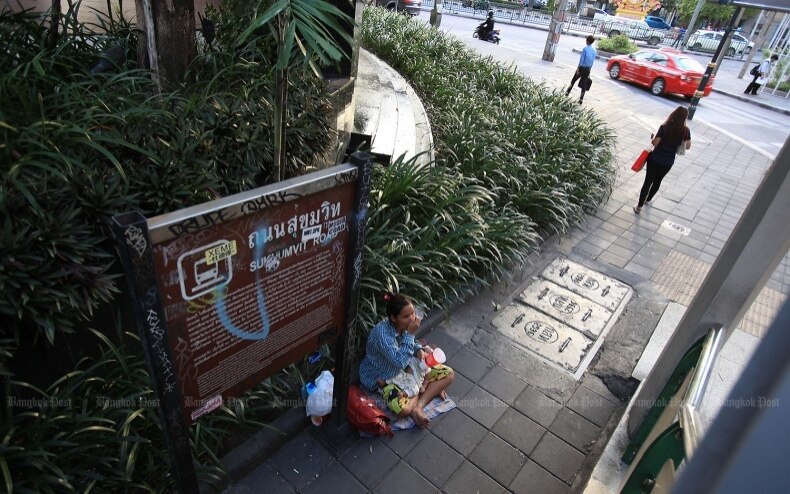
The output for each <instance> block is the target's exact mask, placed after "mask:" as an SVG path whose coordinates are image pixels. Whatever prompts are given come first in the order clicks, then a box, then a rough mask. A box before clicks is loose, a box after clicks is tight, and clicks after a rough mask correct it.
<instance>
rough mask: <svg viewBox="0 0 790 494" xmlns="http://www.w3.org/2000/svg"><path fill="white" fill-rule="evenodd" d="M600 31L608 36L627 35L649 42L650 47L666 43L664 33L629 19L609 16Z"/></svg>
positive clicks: (642, 22) (644, 23)
mask: <svg viewBox="0 0 790 494" xmlns="http://www.w3.org/2000/svg"><path fill="white" fill-rule="evenodd" d="M599 30H600V31H601V32H602V33H604V34H606V35H608V36H610V37H611V36H617V35H618V34H625V35H626V36H628V37H629V38H631V39H634V40H643V41H647V44H648V45H654V46H655V45H657V44H659V43H661V42H662V41H664V32H663V31H661V30H659V29H653V28H652V27H650V26H648V25H647V23H646V22H645V21H640V20H637V19H629V18H627V17H618V16H609V17H608V18H607V19H606V20H605V21H604V22H602V23H601V25H600V28H599Z"/></svg>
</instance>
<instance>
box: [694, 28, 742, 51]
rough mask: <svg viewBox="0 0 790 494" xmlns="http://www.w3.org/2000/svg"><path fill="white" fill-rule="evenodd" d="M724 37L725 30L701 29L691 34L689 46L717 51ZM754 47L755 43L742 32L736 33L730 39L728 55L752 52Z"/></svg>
mask: <svg viewBox="0 0 790 494" xmlns="http://www.w3.org/2000/svg"><path fill="white" fill-rule="evenodd" d="M723 37H724V33H723V32H716V31H703V30H699V31H695V32H694V34H692V35H691V36H689V40H688V45H687V46H688V47H689V48H691V49H692V50H696V51H716V48H717V47H718V46H719V43H721V39H722V38H723ZM752 48H754V43H752V42H751V41H749V40H748V39H746V38H744V37H743V36H741V35H740V34H738V33H734V34H733V35H732V40H731V41H730V47H729V48H728V49H727V55H729V56H733V55H735V54H736V53H747V54H748V53H751V51H752Z"/></svg>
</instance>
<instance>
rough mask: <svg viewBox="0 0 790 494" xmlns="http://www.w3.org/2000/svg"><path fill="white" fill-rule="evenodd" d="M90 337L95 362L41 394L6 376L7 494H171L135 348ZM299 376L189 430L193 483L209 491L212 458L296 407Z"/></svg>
mask: <svg viewBox="0 0 790 494" xmlns="http://www.w3.org/2000/svg"><path fill="white" fill-rule="evenodd" d="M91 331H92V332H93V334H94V335H95V336H96V343H97V344H98V345H99V347H100V349H101V353H100V355H99V356H98V357H97V358H95V359H83V361H81V362H80V364H79V365H77V367H76V368H75V369H74V370H73V371H71V372H69V373H67V374H65V375H63V377H61V378H60V379H58V380H56V381H55V382H54V383H52V385H51V386H49V387H48V388H47V389H46V390H39V389H36V388H34V387H33V386H31V385H29V384H26V383H24V382H20V381H17V380H15V378H14V376H12V375H11V376H7V377H8V379H9V381H8V383H9V385H8V387H7V391H8V392H9V395H8V398H9V399H8V400H4V402H3V404H2V406H3V408H4V417H5V418H6V420H4V421H3V422H1V423H0V435H1V436H2V437H3V438H4V440H3V442H2V444H0V459H1V461H0V465H2V468H0V479H2V481H3V484H4V485H5V486H7V490H8V491H9V492H11V491H12V490H13V492H89V491H90V492H171V491H172V490H173V487H174V479H173V477H172V475H171V472H170V469H168V468H167V467H166V465H168V464H169V462H170V456H169V454H168V449H167V447H166V445H165V443H164V440H163V439H164V436H163V431H162V424H161V422H160V420H159V416H158V413H157V410H156V407H155V404H156V400H155V399H154V395H153V391H152V390H151V381H150V378H149V375H148V370H147V366H146V364H145V360H144V358H143V355H142V347H141V345H140V342H139V341H138V340H137V337H136V335H134V334H131V333H127V334H126V338H127V341H128V344H126V345H122V346H117V345H114V344H113V343H111V342H110V340H109V339H108V338H107V337H106V336H104V335H103V334H102V333H100V332H98V331H95V330H91ZM8 350H9V349H8V348H6V352H7V353H10V352H9V351H8ZM305 370H306V368H305V367H304V366H303V367H302V368H299V367H297V366H291V367H289V368H288V369H286V370H285V371H284V372H281V373H279V374H278V375H277V376H273V377H271V378H269V379H266V380H265V381H263V382H262V383H260V384H259V385H258V386H256V387H255V388H254V389H252V390H250V391H249V392H247V393H246V394H245V395H244V396H242V397H240V398H239V399H236V400H233V401H232V402H227V403H226V404H225V405H223V406H222V407H220V408H219V409H218V410H217V411H215V412H214V413H211V414H208V415H206V416H203V417H201V418H200V419H199V420H198V422H197V423H196V424H195V425H193V426H192V427H191V428H190V433H191V444H192V453H193V456H194V458H195V463H196V469H197V474H198V477H199V478H200V479H201V480H203V481H206V482H213V483H216V482H218V481H219V480H220V479H221V478H222V476H223V472H222V470H221V468H220V464H219V459H218V457H220V456H221V455H223V454H224V453H225V452H226V451H227V449H228V447H229V446H231V445H233V444H234V443H236V442H238V441H239V440H240V439H242V438H243V437H244V436H249V435H251V434H252V433H253V431H255V430H259V429H260V428H261V427H264V426H265V425H264V423H263V422H262V421H263V420H270V419H271V418H272V417H273V416H275V415H276V413H281V411H282V410H284V409H286V408H289V407H286V406H285V405H284V404H285V403H288V401H291V400H295V399H298V397H299V395H298V391H296V390H298V389H299V388H300V384H301V383H302V382H303V381H302V378H301V373H302V372H304V371H305ZM311 370H312V371H314V372H318V371H319V370H320V369H311ZM286 400H288V401H286Z"/></svg>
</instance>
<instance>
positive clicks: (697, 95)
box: [688, 5, 743, 120]
mask: <svg viewBox="0 0 790 494" xmlns="http://www.w3.org/2000/svg"><path fill="white" fill-rule="evenodd" d="M742 12H743V7H741V6H740V5H738V6H737V7H735V12H733V14H732V17H731V18H730V22H728V23H727V27H726V28H725V29H724V36H723V37H722V38H721V41H720V42H719V46H718V47H716V53H714V54H713V58H712V59H711V61H710V63H708V66H707V67H706V68H705V75H703V76H702V80H701V81H699V87H698V88H697V90H696V91H694V97H692V98H691V104H689V118H688V119H689V120H693V119H694V113H696V111H697V104H698V103H699V99H700V98H701V97H702V95H703V94H704V92H705V86H707V85H708V81H709V80H710V76H711V74H713V69H715V68H716V60H719V55H720V54H721V53H722V50H724V49H725V44H726V43H728V40H729V39H730V33H732V29H733V28H734V27H735V23H736V22H737V20H738V19H739V18H740V17H741V13H742Z"/></svg>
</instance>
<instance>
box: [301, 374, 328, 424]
mask: <svg viewBox="0 0 790 494" xmlns="http://www.w3.org/2000/svg"><path fill="white" fill-rule="evenodd" d="M334 386H335V378H334V376H333V375H332V373H331V372H329V371H328V370H325V371H324V372H322V373H321V375H320V376H318V378H317V379H316V380H315V391H313V392H312V393H310V396H308V397H307V404H306V405H305V410H306V412H307V416H308V417H323V416H324V415H329V414H330V413H332V388H333V387H334Z"/></svg>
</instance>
